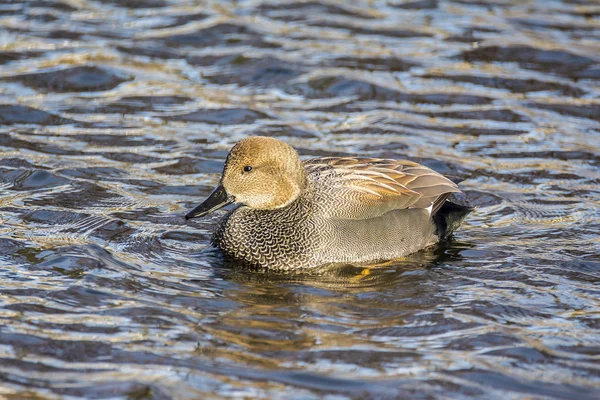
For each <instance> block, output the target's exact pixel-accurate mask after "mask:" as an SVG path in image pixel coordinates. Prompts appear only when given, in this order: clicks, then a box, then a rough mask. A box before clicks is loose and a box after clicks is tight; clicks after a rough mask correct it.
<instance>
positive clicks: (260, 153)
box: [185, 136, 306, 219]
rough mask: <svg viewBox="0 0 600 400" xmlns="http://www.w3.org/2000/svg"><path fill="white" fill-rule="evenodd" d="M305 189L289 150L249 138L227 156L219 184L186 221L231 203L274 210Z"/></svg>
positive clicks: (297, 160) (298, 163)
mask: <svg viewBox="0 0 600 400" xmlns="http://www.w3.org/2000/svg"><path fill="white" fill-rule="evenodd" d="M305 187H306V172H305V170H304V166H303V165H302V162H301V161H300V158H299V157H298V153H296V150H294V149H293V148H292V146H290V145H288V144H286V143H283V142H282V141H280V140H277V139H273V138H269V137H264V136H252V137H249V138H247V139H244V140H242V141H240V142H238V143H237V144H236V145H235V146H233V148H232V149H231V151H230V152H229V155H228V156H227V160H226V161H225V167H224V168H223V175H222V177H221V182H220V183H219V185H218V186H217V187H216V188H215V190H214V191H213V192H212V194H211V195H210V196H209V197H208V198H207V199H206V200H204V202H203V203H202V204H200V205H199V206H198V207H196V208H194V209H193V210H192V211H190V212H189V213H188V214H187V215H186V216H185V218H186V219H190V218H198V217H202V216H204V215H207V214H209V213H211V212H213V211H215V210H218V209H219V208H222V207H225V206H226V205H228V204H231V203H241V204H243V205H245V206H248V207H250V208H254V209H258V210H274V209H277V208H282V207H285V206H287V205H288V204H290V203H292V202H293V201H294V200H296V199H297V198H298V196H299V195H300V193H302V191H303V190H304V188H305Z"/></svg>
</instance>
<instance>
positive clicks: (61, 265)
mask: <svg viewBox="0 0 600 400" xmlns="http://www.w3.org/2000/svg"><path fill="white" fill-rule="evenodd" d="M0 27H1V28H0V124H1V125H2V126H1V127H0V153H1V157H0V188H1V192H0V199H1V205H0V207H1V208H0V220H1V221H2V223H1V225H0V319H1V322H0V397H1V398H6V399H22V398H32V399H33V398H35V399H56V398H123V399H125V398H128V399H163V398H178V399H197V398H229V397H238V398H273V399H277V398H282V399H283V398H285V399H290V398H294V399H296V398H297V399H317V398H325V399H330V400H333V399H336V400H337V399H347V398H349V399H369V398H371V399H398V398H411V399H421V398H423V399H429V398H444V399H480V398H486V399H502V400H505V399H521V398H527V399H531V398H536V399H551V398H552V399H573V398H576V399H579V400H584V399H597V398H600V362H599V360H600V331H599V329H600V322H599V321H600V318H599V317H600V300H599V299H600V285H599V283H600V234H599V232H600V201H599V199H600V197H599V191H600V189H599V188H600V168H599V166H600V140H599V139H598V137H599V135H600V4H599V3H598V2H596V1H592V0H590V1H583V0H579V1H566V0H565V1H553V0H544V1H541V0H540V1H533V0H529V1H509V0H494V1H467V0H454V1H445V0H418V1H397V0H394V1H366V0H365V1H362V0H358V1H353V2H343V1H339V2H335V1H332V2H328V3H325V2H304V3H302V2H286V3H285V5H283V6H279V7H278V6H276V5H275V3H268V2H259V1H234V2H230V3H227V2H222V1H214V2H209V1H207V2H199V1H174V0H173V1H168V0H145V1H126V0H100V1H91V0H89V1H86V0H77V1H69V2H67V1H58V0H57V1H45V0H35V1H34V0H30V1H22V0H9V1H3V2H2V4H0ZM251 134H263V135H270V136H275V137H279V138H281V139H283V140H285V141H287V142H288V143H290V144H292V145H293V146H295V147H296V148H297V149H298V150H299V152H300V153H301V154H302V155H303V156H305V157H308V156H320V155H346V154H353V155H354V154H361V155H368V156H372V157H391V158H405V157H410V158H412V159H415V160H418V161H421V162H424V163H425V164H426V165H429V166H431V167H432V168H435V169H437V170H439V171H441V172H442V173H445V174H453V175H456V176H458V177H461V178H462V179H464V181H463V183H462V184H461V187H462V188H463V189H464V191H465V193H466V197H467V199H468V201H470V203H471V204H472V205H475V206H477V210H476V211H475V212H474V213H473V214H472V215H471V216H470V217H469V218H468V220H467V221H466V222H465V224H464V225H463V227H462V228H461V229H460V230H459V231H458V232H457V233H456V234H455V238H454V240H453V242H452V243H450V244H448V245H444V246H439V247H437V248H434V249H429V250H426V251H423V252H420V253H418V254H416V255H414V256H412V257H409V258H408V259H407V260H402V261H399V262H395V263H391V264H389V265H386V266H382V267H380V268H378V269H374V270H372V272H371V274H370V275H360V270H354V269H352V268H348V269H346V270H342V271H336V272H335V273H331V274H328V275H326V276H323V277H315V276H305V277H302V276H280V275H275V274H268V275H266V274H260V273H255V272H250V271H241V270H239V269H236V268H235V266H234V265H233V266H232V265H227V264H225V262H224V261H223V260H222V258H221V257H220V256H219V254H218V253H215V252H214V251H207V250H206V248H207V245H208V240H209V237H210V232H211V230H212V228H213V227H214V225H215V223H216V222H217V220H218V218H219V217H220V216H221V215H222V214H218V215H216V216H213V217H212V218H207V219H201V220H194V221H190V222H186V221H184V219H183V214H184V213H185V211H186V210H189V209H190V207H192V206H193V205H196V204H198V202H199V201H201V200H202V199H203V198H204V197H205V196H206V195H208V194H209V192H210V190H211V189H212V187H213V186H214V185H215V183H216V182H217V180H218V173H219V172H220V170H221V167H222V163H223V161H224V157H225V156H226V154H227V151H228V149H229V148H230V147H231V145H232V144H233V143H235V142H236V141H237V140H239V139H241V138H244V137H246V136H247V135H251Z"/></svg>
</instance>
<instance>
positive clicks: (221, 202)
mask: <svg viewBox="0 0 600 400" xmlns="http://www.w3.org/2000/svg"><path fill="white" fill-rule="evenodd" d="M233 201H234V200H233V197H231V196H228V195H227V192H226V191H225V189H223V186H221V185H219V186H217V188H216V189H215V190H214V191H213V192H212V193H211V194H210V196H208V198H207V199H206V200H204V202H203V203H202V204H200V205H199V206H198V207H196V208H194V209H193V210H192V211H190V212H189V213H187V214H186V215H185V219H191V218H199V217H204V216H205V215H208V214H210V213H211V212H213V211H216V210H218V209H219V208H223V207H225V206H226V205H228V204H231V203H233Z"/></svg>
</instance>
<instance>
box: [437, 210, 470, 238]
mask: <svg viewBox="0 0 600 400" xmlns="http://www.w3.org/2000/svg"><path fill="white" fill-rule="evenodd" d="M473 210H474V208H473V207H468V206H461V205H459V204H456V203H452V202H451V201H445V202H444V204H443V205H442V207H441V208H440V209H439V210H438V212H437V213H436V214H435V215H434V216H433V221H434V222H435V226H436V228H437V234H438V236H439V237H440V239H441V240H445V239H447V238H448V237H449V236H450V235H451V234H452V232H454V231H455V230H456V229H457V228H458V227H459V226H460V224H461V223H462V222H463V220H464V219H465V217H466V216H467V215H468V214H469V213H470V212H471V211H473Z"/></svg>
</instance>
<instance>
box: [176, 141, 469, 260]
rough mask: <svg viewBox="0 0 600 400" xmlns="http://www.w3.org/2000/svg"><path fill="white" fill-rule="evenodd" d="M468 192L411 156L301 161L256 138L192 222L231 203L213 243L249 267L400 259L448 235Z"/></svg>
mask: <svg viewBox="0 0 600 400" xmlns="http://www.w3.org/2000/svg"><path fill="white" fill-rule="evenodd" d="M457 192H460V190H459V189H458V188H457V186H456V184H455V183H454V182H452V181H451V180H449V179H448V178H446V177H444V176H442V175H440V174H439V173H437V172H435V171H433V170H431V169H429V168H427V167H425V166H423V165H420V164H418V163H415V162H412V161H406V160H387V159H378V158H361V157H323V158H313V159H310V160H306V161H304V162H303V161H301V160H300V158H299V157H298V153H297V152H296V151H295V150H294V149H293V148H292V147H291V146H289V145H288V144H286V143H284V142H282V141H280V140H277V139H274V138H269V137H262V136H253V137H249V138H247V139H244V140H242V141H240V142H238V143H237V144H236V145H235V146H233V148H232V149H231V151H230V153H229V155H228V156H227V160H226V161H225V167H224V169H223V175H222V177H221V181H220V184H219V185H218V186H217V188H216V189H215V190H214V191H213V192H212V194H211V195H210V196H209V197H208V198H207V199H206V200H205V201H204V202H203V203H202V204H200V205H199V206H198V207H196V208H194V209H193V210H192V211H190V212H189V213H188V214H187V215H186V216H185V218H186V219H190V218H197V217H202V216H204V215H207V214H209V213H211V212H213V211H215V210H218V209H219V208H221V207H224V206H226V205H228V204H231V203H237V204H239V205H240V206H239V207H237V208H236V209H234V210H233V211H230V212H228V213H227V214H226V215H225V217H224V218H223V219H222V220H221V222H220V224H219V226H218V228H217V229H216V231H215V233H214V234H213V237H212V245H213V246H215V247H217V248H219V249H221V251H222V252H223V253H224V254H225V255H226V256H228V257H230V258H232V259H234V260H236V261H238V262H241V263H243V264H245V265H247V266H252V267H257V268H262V269H269V270H286V271H291V270H305V269H310V268H316V267H319V266H322V265H326V264H332V263H333V264H337V263H366V262H376V261H381V260H391V259H394V258H399V257H402V256H405V255H408V254H410V253H414V252H416V251H418V250H421V249H423V248H426V247H428V246H431V245H433V244H435V243H437V242H439V241H440V240H441V239H445V238H446V237H447V236H448V235H450V234H451V233H452V231H454V230H455V229H456V228H457V227H458V226H459V225H460V223H461V222H462V220H463V219H464V217H465V216H466V215H467V214H468V213H469V212H470V211H471V208H469V207H464V206H459V205H457V204H454V203H451V202H450V201H448V200H447V198H448V196H449V195H450V194H451V193H457Z"/></svg>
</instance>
